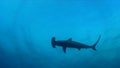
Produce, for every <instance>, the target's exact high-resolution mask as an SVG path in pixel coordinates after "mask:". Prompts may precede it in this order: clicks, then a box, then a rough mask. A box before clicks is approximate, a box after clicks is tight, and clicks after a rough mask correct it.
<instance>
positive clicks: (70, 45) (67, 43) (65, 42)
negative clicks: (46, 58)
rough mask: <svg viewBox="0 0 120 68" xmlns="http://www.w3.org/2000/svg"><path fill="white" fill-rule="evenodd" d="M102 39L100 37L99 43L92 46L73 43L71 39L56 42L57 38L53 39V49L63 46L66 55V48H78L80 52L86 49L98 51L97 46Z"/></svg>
mask: <svg viewBox="0 0 120 68" xmlns="http://www.w3.org/2000/svg"><path fill="white" fill-rule="evenodd" d="M100 38H101V35H100V36H99V37H98V39H97V41H96V42H95V43H94V44H93V45H92V46H90V45H87V44H83V43H80V42H76V41H73V40H72V38H70V39H68V40H58V41H56V39H55V37H52V39H51V44H52V47H53V48H56V46H61V47H62V48H63V51H64V53H66V48H76V49H78V50H80V49H82V48H85V49H88V48H91V49H93V50H95V51H96V45H97V44H98V42H99V40H100Z"/></svg>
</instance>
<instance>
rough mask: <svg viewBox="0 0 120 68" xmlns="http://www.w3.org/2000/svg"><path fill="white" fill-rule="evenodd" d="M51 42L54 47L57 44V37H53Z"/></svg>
mask: <svg viewBox="0 0 120 68" xmlns="http://www.w3.org/2000/svg"><path fill="white" fill-rule="evenodd" d="M51 43H52V47H53V48H55V45H56V41H55V37H52V39H51Z"/></svg>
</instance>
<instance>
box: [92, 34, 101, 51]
mask: <svg viewBox="0 0 120 68" xmlns="http://www.w3.org/2000/svg"><path fill="white" fill-rule="evenodd" d="M100 38H101V35H100V36H99V37H98V40H97V41H96V42H95V43H94V44H93V45H92V49H93V50H95V51H96V45H97V44H98V42H99V41H100Z"/></svg>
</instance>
